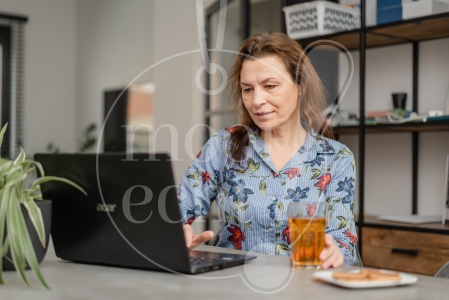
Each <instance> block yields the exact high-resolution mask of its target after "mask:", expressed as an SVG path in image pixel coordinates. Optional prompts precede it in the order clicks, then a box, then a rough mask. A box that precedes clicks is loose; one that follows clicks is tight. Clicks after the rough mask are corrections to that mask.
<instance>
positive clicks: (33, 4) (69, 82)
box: [0, 0, 77, 155]
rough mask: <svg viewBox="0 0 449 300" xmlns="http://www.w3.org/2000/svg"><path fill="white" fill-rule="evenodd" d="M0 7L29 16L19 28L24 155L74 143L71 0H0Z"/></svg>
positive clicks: (73, 21) (67, 147)
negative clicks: (23, 28)
mask: <svg viewBox="0 0 449 300" xmlns="http://www.w3.org/2000/svg"><path fill="white" fill-rule="evenodd" d="M0 11H1V12H4V13H11V14H22V15H26V16H28V17H29V21H28V23H27V25H26V31H25V35H26V38H25V45H26V49H25V101H24V127H23V128H24V142H23V147H24V149H25V151H26V153H27V154H28V155H32V154H34V153H36V152H45V151H46V146H47V144H48V143H50V142H53V143H54V144H55V145H57V146H59V147H60V149H61V150H62V151H73V150H74V149H75V147H76V131H75V123H76V116H75V114H74V112H75V110H76V71H77V68H76V22H77V21H76V1H75V0H39V1H35V0H21V1H17V0H2V1H0Z"/></svg>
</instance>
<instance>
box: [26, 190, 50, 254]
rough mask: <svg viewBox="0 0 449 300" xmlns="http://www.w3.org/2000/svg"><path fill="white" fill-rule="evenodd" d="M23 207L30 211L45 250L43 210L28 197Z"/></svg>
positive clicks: (29, 213) (29, 214)
mask: <svg viewBox="0 0 449 300" xmlns="http://www.w3.org/2000/svg"><path fill="white" fill-rule="evenodd" d="M23 205H24V206H25V208H26V209H27V210H28V216H29V217H30V220H31V222H32V223H33V225H34V228H35V229H36V232H37V235H38V236H39V240H40V241H41V243H42V246H43V247H44V248H45V246H46V241H45V229H44V219H43V218H42V212H41V209H40V208H39V207H38V206H37V205H36V203H35V202H34V199H33V198H31V197H27V198H26V199H25V201H24V202H23Z"/></svg>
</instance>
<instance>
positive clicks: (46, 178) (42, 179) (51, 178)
mask: <svg viewBox="0 0 449 300" xmlns="http://www.w3.org/2000/svg"><path fill="white" fill-rule="evenodd" d="M48 181H61V182H64V183H67V184H69V185H71V186H73V187H76V188H77V189H78V190H80V191H81V192H82V193H83V194H84V195H85V196H87V193H86V191H85V190H83V188H81V187H80V186H79V185H77V184H76V183H74V182H72V181H70V180H68V179H65V178H61V177H56V176H44V177H40V178H38V179H36V180H35V181H34V182H33V184H32V185H31V189H34V188H36V186H37V185H41V184H42V183H45V182H48Z"/></svg>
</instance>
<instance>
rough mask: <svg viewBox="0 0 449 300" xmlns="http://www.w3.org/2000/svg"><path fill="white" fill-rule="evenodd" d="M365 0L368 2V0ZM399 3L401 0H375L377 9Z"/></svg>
mask: <svg viewBox="0 0 449 300" xmlns="http://www.w3.org/2000/svg"><path fill="white" fill-rule="evenodd" d="M367 2H369V0H368V1H367ZM401 4H402V0H377V9H379V8H387V7H391V6H398V5H401Z"/></svg>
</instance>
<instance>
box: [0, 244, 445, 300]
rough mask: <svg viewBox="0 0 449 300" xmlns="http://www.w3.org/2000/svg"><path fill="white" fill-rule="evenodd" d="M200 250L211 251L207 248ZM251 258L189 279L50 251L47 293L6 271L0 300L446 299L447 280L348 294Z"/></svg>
mask: <svg viewBox="0 0 449 300" xmlns="http://www.w3.org/2000/svg"><path fill="white" fill-rule="evenodd" d="M200 249H202V250H207V251H216V250H217V249H216V248H215V247H210V246H201V247H200ZM219 250H221V251H223V250H225V249H222V248H219ZM226 251H228V252H231V253H233V252H237V251H234V250H226ZM239 253H240V252H239ZM257 256H258V257H257V259H255V260H252V261H250V262H249V263H248V264H246V265H242V266H237V267H232V268H228V269H225V270H220V271H214V272H209V273H203V274H201V275H193V276H191V275H176V274H171V273H163V272H151V271H143V270H133V269H124V268H114V267H105V266H95V265H84V264H76V263H72V262H67V261H62V260H60V259H58V258H57V257H56V256H55V254H54V250H53V247H51V246H50V247H49V251H48V253H47V256H46V258H45V260H44V261H43V262H42V264H41V270H42V273H43V274H44V276H45V278H46V280H47V282H48V284H49V285H50V287H51V288H52V290H51V291H48V290H46V289H45V288H43V287H42V286H41V285H40V284H39V282H38V281H37V280H36V278H35V276H34V274H32V273H31V271H27V276H28V278H29V279H30V282H31V285H32V288H29V287H28V286H26V285H25V284H24V283H23V282H22V281H21V279H20V278H19V276H18V275H17V273H16V272H6V273H5V280H6V281H7V283H6V285H3V286H0V299H1V300H6V299H8V300H9V299H33V300H35V299H182V300H188V299H195V300H196V299H214V300H215V299H246V300H251V299H265V298H266V299H268V298H269V299H345V300H346V299H364V300H369V299H376V300H377V299H407V300H411V299H419V300H422V299H448V298H449V280H448V279H441V278H433V277H430V276H424V275H417V276H418V282H417V283H415V284H413V285H410V286H401V287H390V288H378V289H365V290H362V289H360V290H350V289H344V288H340V287H336V286H332V285H330V284H326V283H321V282H318V281H315V280H313V279H312V274H313V272H314V270H298V269H294V268H291V267H290V262H289V260H288V258H285V257H277V256H272V255H264V254H257ZM344 269H345V268H341V269H340V270H344ZM346 269H347V267H346Z"/></svg>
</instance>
